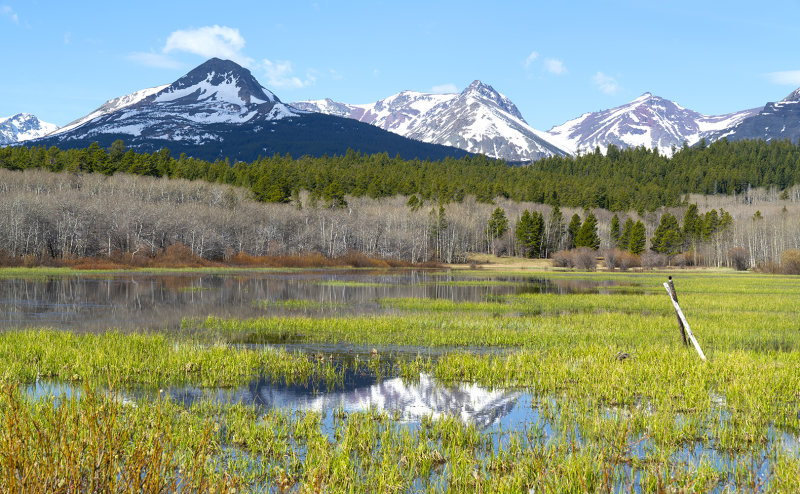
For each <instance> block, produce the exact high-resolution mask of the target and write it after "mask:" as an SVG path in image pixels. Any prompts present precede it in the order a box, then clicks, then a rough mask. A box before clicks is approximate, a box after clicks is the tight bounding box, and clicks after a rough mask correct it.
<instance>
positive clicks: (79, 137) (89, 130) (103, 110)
mask: <svg viewBox="0 0 800 494" xmlns="http://www.w3.org/2000/svg"><path fill="white" fill-rule="evenodd" d="M117 139H121V140H122V141H124V142H125V145H126V146H127V147H129V148H131V149H134V150H136V151H139V152H155V151H158V150H159V149H162V148H165V147H166V148H169V150H170V151H171V152H172V153H174V154H175V155H177V154H179V153H186V154H187V155H190V156H193V157H195V158H199V159H205V160H215V159H230V160H232V161H237V160H239V161H252V160H255V159H256V158H258V157H259V156H272V155H274V154H276V153H279V154H287V153H288V154H291V155H294V156H301V155H314V156H321V155H324V154H340V155H341V154H344V153H345V152H347V150H348V149H353V150H356V151H360V152H363V153H370V154H371V153H379V152H387V153H388V154H390V155H391V156H394V155H396V154H399V155H400V156H402V157H403V158H406V159H411V158H420V159H426V158H430V159H434V160H437V159H443V158H445V157H448V156H454V157H461V156H464V155H466V154H467V153H466V152H465V151H463V150H461V149H457V148H453V147H446V146H441V145H436V144H430V143H425V142H421V141H417V140H413V139H408V138H405V137H402V136H399V135H397V134H394V133H392V132H387V131H384V130H381V129H379V128H377V127H375V126H373V125H369V124H365V123H361V122H357V121H355V120H352V119H348V118H342V117H337V116H331V115H324V114H320V113H311V112H307V111H303V110H298V109H296V108H293V107H291V106H289V105H286V104H284V103H283V102H281V100H280V99H279V98H278V97H277V96H276V95H275V94H273V93H272V92H270V91H269V90H268V89H266V88H264V87H263V86H262V85H261V84H260V83H259V82H258V81H257V80H256V79H255V77H253V75H252V74H251V73H250V71H249V70H247V69H245V68H243V67H241V66H240V65H238V64H236V63H234V62H232V61H229V60H220V59H218V58H212V59H210V60H208V61H206V62H205V63H203V64H201V65H199V66H198V67H196V68H194V69H193V70H191V71H190V72H189V73H187V74H186V75H184V76H183V77H181V78H180V79H178V80H177V81H175V82H173V83H172V84H169V85H166V86H157V87H153V88H150V89H144V90H141V91H137V92H135V93H132V94H129V95H127V96H123V97H120V98H115V99H113V100H110V101H107V102H106V103H105V104H103V105H102V106H100V107H99V108H98V109H96V110H95V111H93V112H92V113H90V114H89V115H87V116H85V117H83V118H80V119H77V120H75V121H74V122H72V123H70V124H68V125H66V126H64V127H63V128H62V129H58V130H56V131H55V132H52V133H50V134H49V135H47V136H45V137H42V138H39V139H35V140H32V141H30V143H31V144H34V145H40V146H53V145H54V146H58V147H61V148H76V147H86V146H89V145H90V144H91V143H92V142H97V143H98V144H99V145H100V146H102V147H108V146H110V145H111V143H112V142H114V141H115V140H117Z"/></svg>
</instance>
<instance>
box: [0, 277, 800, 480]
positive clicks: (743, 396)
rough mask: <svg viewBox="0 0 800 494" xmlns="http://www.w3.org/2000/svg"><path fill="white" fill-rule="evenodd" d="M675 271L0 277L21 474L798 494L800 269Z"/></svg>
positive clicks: (5, 410) (3, 408)
mask: <svg viewBox="0 0 800 494" xmlns="http://www.w3.org/2000/svg"><path fill="white" fill-rule="evenodd" d="M23 273H24V271H23ZM670 274H672V275H673V276H674V277H675V282H676V288H677V289H678V294H679V297H680V301H681V307H682V309H683V312H684V313H685V314H686V316H687V318H688V320H689V322H690V324H691V326H692V330H693V332H694V334H695V336H696V337H697V338H698V340H699V342H700V344H701V345H702V347H703V350H704V351H705V353H706V355H707V356H708V361H707V362H702V361H701V360H700V359H699V358H698V357H697V354H696V353H694V350H693V349H691V347H684V346H683V345H682V343H681V339H680V336H679V333H678V329H677V324H676V319H675V314H674V311H673V308H672V305H671V302H670V301H669V298H668V297H667V295H666V293H665V292H664V290H663V287H662V286H661V284H662V283H663V281H665V280H666V276H667V274H663V273H572V272H560V271H547V272H543V271H536V272H530V271H528V272H526V271H509V272H486V271H481V270H457V271H445V270H422V271H419V270H406V269H396V270H386V271H377V270H353V269H350V270H335V269H325V270H294V271H280V270H250V271H233V270H230V271H226V270H221V271H218V272H209V271H176V272H124V273H90V274H85V275H84V274H80V273H76V272H69V273H63V272H58V273H47V272H46V271H45V272H39V273H36V274H35V275H34V274H31V275H30V276H23V275H20V274H18V272H17V271H15V272H14V273H9V274H8V275H0V311H2V312H1V313H2V323H1V324H2V328H3V332H2V333H0V369H3V370H2V371H0V379H1V381H0V382H1V383H2V384H1V385H2V390H0V391H1V392H0V414H2V415H3V420H4V423H5V424H9V425H8V426H7V427H5V428H3V430H2V432H0V458H2V460H1V461H2V462H4V464H3V465H2V467H3V468H2V469H0V470H2V471H3V472H5V473H3V474H0V475H4V476H5V477H3V478H2V479H0V484H3V485H9V486H12V487H13V486H17V487H21V486H22V484H20V483H19V482H22V481H23V480H21V479H25V480H24V481H26V482H31V484H29V485H36V484H35V483H33V482H35V481H36V482H40V484H39V485H40V486H50V484H48V483H47V482H48V480H47V479H53V478H57V479H66V480H65V481H67V482H74V483H77V484H76V485H78V484H80V485H85V486H91V485H101V484H99V483H102V482H105V483H106V484H107V485H112V486H114V487H113V488H112V490H114V489H116V490H120V491H122V490H125V489H128V488H131V486H134V487H135V486H141V485H143V484H141V482H145V481H147V482H152V483H151V484H148V486H149V487H156V486H160V488H162V489H163V490H168V491H169V490H185V489H189V490H197V489H203V490H217V491H220V492H222V491H226V490H229V489H232V488H235V489H238V490H237V491H242V490H244V491H247V492H250V491H252V492H309V491H312V492H313V491H325V492H339V491H341V492H353V491H355V492H375V491H381V492H382V491H391V492H440V491H441V492H443V491H468V492H475V491H481V490H483V491H492V492H503V491H506V492H520V491H530V492H591V491H613V492H622V491H625V492H628V491H634V492H652V491H663V492H669V491H683V492H708V491H711V492H729V491H740V490H747V491H758V492H761V491H764V492H792V491H793V489H796V486H797V485H798V484H800V473H798V472H800V459H799V458H798V449H800V448H799V446H800V442H798V434H800V393H798V389H800V314H799V313H798V310H797V307H800V282H799V281H798V279H797V278H795V277H789V276H768V275H758V274H754V273H747V274H739V273H733V272H710V271H673V272H671V273H670ZM54 404H55V405H56V406H54ZM59 424H69V427H63V426H59ZM98 458H99V459H100V460H102V461H98ZM98 465H99V466H98ZM36 479H38V480H36ZM15 482H17V483H16V484H15ZM92 482H94V483H92ZM42 488H44V487H42ZM87 488H89V487H87ZM141 488H145V487H141ZM12 490H14V489H12Z"/></svg>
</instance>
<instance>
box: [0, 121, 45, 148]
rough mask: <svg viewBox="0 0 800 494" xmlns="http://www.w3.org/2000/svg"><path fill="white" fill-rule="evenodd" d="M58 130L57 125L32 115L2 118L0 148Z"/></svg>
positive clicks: (0, 123) (0, 122)
mask: <svg viewBox="0 0 800 494" xmlns="http://www.w3.org/2000/svg"><path fill="white" fill-rule="evenodd" d="M57 128H58V126H57V125H56V124H51V123H48V122H42V121H41V120H39V119H38V118H37V117H36V116H35V115H31V114H30V113H17V114H16V115H12V116H10V117H0V146H6V145H8V144H15V143H18V142H24V141H27V140H30V139H36V138H37V137H42V136H45V135H47V134H49V133H50V132H53V131H54V130H56V129H57Z"/></svg>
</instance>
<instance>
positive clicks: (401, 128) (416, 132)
mask: <svg viewBox="0 0 800 494" xmlns="http://www.w3.org/2000/svg"><path fill="white" fill-rule="evenodd" d="M291 105H292V106H293V107H295V108H301V109H304V110H308V111H313V112H318V113H326V114H330V115H338V116H342V117H347V118H352V119H355V120H358V121H360V122H366V123H369V124H372V125H375V126H377V127H380V128H382V129H384V130H388V131H391V132H394V133H396V134H400V135H402V136H405V137H410V138H411V139H416V140H420V141H424V142H432V143H436V144H444V145H447V146H455V147H457V148H461V149H464V150H466V151H469V152H471V153H480V154H485V155H487V156H490V157H492V158H503V159H505V160H508V161H534V160H537V159H540V158H545V157H548V156H554V155H558V156H563V155H566V154H567V152H566V151H564V150H563V149H561V148H559V147H558V146H556V145H554V144H553V143H552V142H550V140H549V139H548V136H547V134H545V133H544V132H542V131H539V130H536V129H534V128H533V127H531V126H530V125H528V123H527V122H526V121H525V119H524V118H523V117H522V114H521V113H520V112H519V110H518V109H517V107H516V106H515V105H514V103H512V102H511V101H510V100H509V99H508V98H506V97H505V96H503V95H502V94H500V93H498V92H497V91H495V90H494V88H492V87H491V86H488V85H486V84H484V83H482V82H480V81H474V82H473V83H472V84H470V85H469V86H467V88H466V89H464V91H462V92H461V93H457V94H426V93H418V92H413V91H403V92H400V93H398V94H395V95H393V96H390V97H388V98H386V99H382V100H380V101H376V102H375V103H370V104H366V105H349V104H346V103H338V102H335V101H332V100H330V99H325V100H318V101H300V102H296V103H291Z"/></svg>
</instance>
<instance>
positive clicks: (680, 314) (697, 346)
mask: <svg viewBox="0 0 800 494" xmlns="http://www.w3.org/2000/svg"><path fill="white" fill-rule="evenodd" d="M664 288H666V290H667V295H669V299H670V300H671V301H672V305H673V306H674V307H675V313H676V314H678V319H679V320H680V321H681V322H682V323H683V328H684V329H685V330H686V336H688V337H689V341H691V342H692V345H693V346H694V349H695V350H697V354H698V355H700V358H701V359H703V360H706V356H705V354H704V353H703V349H702V348H700V343H698V342H697V339H696V338H695V337H694V334H692V329H691V328H690V327H689V322H688V321H687V320H686V316H684V315H683V311H682V310H681V306H680V305H678V301H677V300H675V298H673V295H672V290H670V287H669V283H664Z"/></svg>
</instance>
